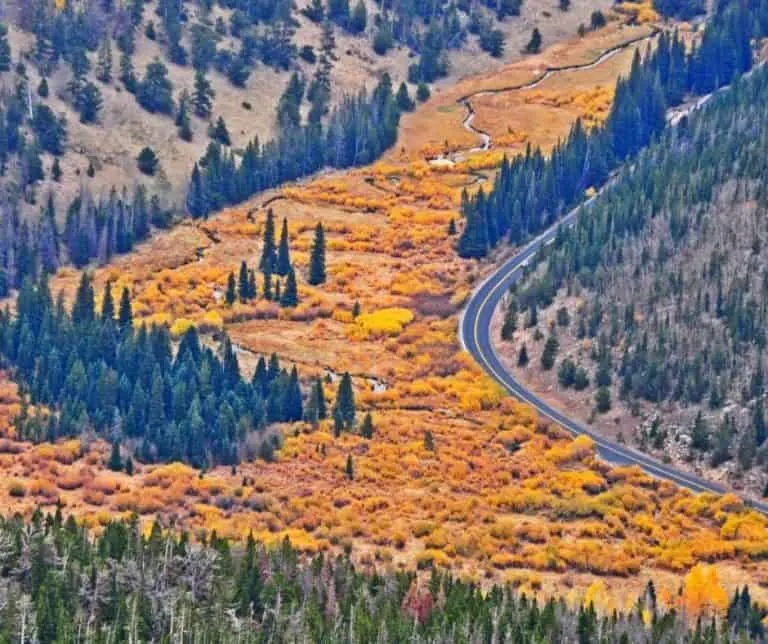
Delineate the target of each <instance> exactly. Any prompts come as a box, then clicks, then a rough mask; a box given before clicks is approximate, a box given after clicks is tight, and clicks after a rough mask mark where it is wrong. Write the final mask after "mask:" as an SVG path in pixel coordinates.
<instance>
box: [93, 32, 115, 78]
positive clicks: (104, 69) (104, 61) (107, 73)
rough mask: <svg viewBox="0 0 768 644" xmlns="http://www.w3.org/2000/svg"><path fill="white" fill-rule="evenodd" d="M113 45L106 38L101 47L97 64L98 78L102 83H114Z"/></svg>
mask: <svg viewBox="0 0 768 644" xmlns="http://www.w3.org/2000/svg"><path fill="white" fill-rule="evenodd" d="M112 64H113V61H112V43H111V41H110V39H109V38H105V39H104V40H103V41H102V43H101V47H99V55H98V60H97V62H96V78H97V79H98V80H100V81H101V82H102V83H107V84H109V83H111V82H112Z"/></svg>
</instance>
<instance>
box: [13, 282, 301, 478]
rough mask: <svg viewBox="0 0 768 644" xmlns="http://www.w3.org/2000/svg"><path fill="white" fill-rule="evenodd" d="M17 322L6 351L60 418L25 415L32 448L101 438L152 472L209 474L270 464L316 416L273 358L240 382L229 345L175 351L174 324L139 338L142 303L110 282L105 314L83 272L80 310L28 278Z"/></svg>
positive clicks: (194, 335) (293, 377) (39, 400)
mask: <svg viewBox="0 0 768 644" xmlns="http://www.w3.org/2000/svg"><path fill="white" fill-rule="evenodd" d="M16 308H17V311H16V315H14V316H11V315H10V314H9V313H4V314H2V316H1V317H0V352H2V358H3V360H4V361H5V362H6V363H7V364H9V365H10V366H11V367H12V368H13V373H14V378H15V379H16V380H17V381H18V382H19V383H20V385H21V388H22V392H23V393H24V394H25V395H26V396H28V400H29V402H31V403H32V404H39V405H44V406H45V407H46V408H49V409H51V410H52V412H53V413H51V414H49V415H47V416H46V415H43V416H40V415H37V414H27V413H26V411H25V410H23V411H22V414H21V417H20V418H19V419H18V422H17V429H18V431H19V435H20V437H22V438H25V439H29V440H35V441H42V440H48V441H53V440H55V439H57V438H58V437H60V436H77V435H80V434H82V433H84V432H86V431H95V432H96V433H97V434H99V435H101V436H103V437H105V438H106V439H108V440H110V441H112V442H113V443H115V444H120V443H121V442H124V443H125V444H126V445H127V446H130V447H134V446H135V453H136V456H137V457H138V458H139V459H140V460H142V461H146V462H154V461H170V460H183V461H186V462H189V463H191V464H193V465H195V466H197V467H203V466H206V465H210V464H215V463H228V464H229V463H236V462H238V461H239V460H240V459H241V458H243V457H253V456H256V455H260V456H262V457H263V458H266V459H270V458H271V456H272V452H273V450H274V447H275V446H276V445H275V441H274V440H273V437H270V436H267V435H265V433H264V430H265V428H266V427H267V425H269V424H270V423H275V422H292V421H298V420H302V418H303V417H304V409H303V406H304V403H303V398H302V392H301V388H300V384H299V378H298V373H297V371H296V368H295V367H294V368H293V369H292V370H290V371H288V370H286V369H284V368H282V367H281V366H280V362H279V360H278V358H277V356H274V355H273V356H272V358H271V359H270V360H269V361H268V362H267V361H265V360H264V358H262V359H261V360H260V361H259V363H258V365H257V368H256V371H255V373H254V375H253V377H252V378H251V379H250V380H245V379H244V378H243V376H242V375H241V373H240V367H239V364H238V359H237V354H236V351H235V348H234V347H233V346H232V343H231V342H230V340H229V338H228V337H227V336H226V335H224V336H223V337H222V338H221V343H220V347H219V350H218V352H214V351H213V350H212V349H211V348H210V347H208V346H206V345H205V344H204V343H203V342H202V341H201V339H200V337H199V335H198V332H197V330H196V329H195V328H194V327H192V328H190V329H189V330H188V331H187V332H186V333H185V334H184V335H183V337H182V338H181V339H180V342H179V344H178V347H177V349H176V351H175V352H174V347H173V343H172V341H171V336H170V333H169V331H168V328H167V327H166V326H155V325H153V326H152V327H150V328H147V327H146V326H145V325H141V326H140V327H139V328H138V329H135V328H134V324H133V315H132V309H131V300H130V295H129V293H128V291H127V289H124V290H123V292H122V294H121V295H120V298H119V301H118V302H116V301H115V298H114V296H113V294H112V290H111V285H110V284H107V286H106V288H105V291H104V295H103V298H102V306H101V311H100V312H97V311H96V306H95V298H94V292H93V287H92V284H91V280H90V277H89V276H88V274H87V273H83V276H82V279H81V282H80V285H79V288H78V291H77V296H76V299H75V302H74V305H73V307H72V311H71V313H70V312H67V311H66V309H65V308H64V304H63V300H62V298H61V297H59V298H58V299H57V300H55V301H54V299H53V297H52V296H51V293H50V291H49V289H48V285H47V281H46V278H45V276H44V275H43V277H42V278H41V279H40V280H39V281H38V282H37V283H33V282H32V281H31V280H26V281H25V283H24V285H23V286H22V288H21V290H20V292H19V296H18V300H17V307H16Z"/></svg>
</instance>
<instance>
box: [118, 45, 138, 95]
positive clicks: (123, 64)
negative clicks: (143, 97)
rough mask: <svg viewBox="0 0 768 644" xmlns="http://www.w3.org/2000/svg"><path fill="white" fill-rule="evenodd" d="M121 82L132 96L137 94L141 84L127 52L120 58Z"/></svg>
mask: <svg viewBox="0 0 768 644" xmlns="http://www.w3.org/2000/svg"><path fill="white" fill-rule="evenodd" d="M120 82H121V83H122V84H123V86H124V87H125V89H126V90H127V91H128V92H130V93H131V94H135V93H136V90H137V88H138V85H139V82H138V80H137V78H136V71H135V70H134V68H133V62H132V61H131V57H130V55H129V54H127V53H125V52H124V53H123V54H121V56H120Z"/></svg>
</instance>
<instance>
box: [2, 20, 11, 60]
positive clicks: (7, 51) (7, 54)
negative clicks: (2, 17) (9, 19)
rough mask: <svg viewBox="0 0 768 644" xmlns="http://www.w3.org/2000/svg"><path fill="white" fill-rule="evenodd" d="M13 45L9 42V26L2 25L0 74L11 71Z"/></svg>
mask: <svg viewBox="0 0 768 644" xmlns="http://www.w3.org/2000/svg"><path fill="white" fill-rule="evenodd" d="M11 63H12V60H11V45H10V44H9V42H8V26H7V25H5V24H4V23H0V72H9V71H11Z"/></svg>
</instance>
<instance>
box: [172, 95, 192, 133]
mask: <svg viewBox="0 0 768 644" xmlns="http://www.w3.org/2000/svg"><path fill="white" fill-rule="evenodd" d="M191 100H192V99H191V98H190V96H189V92H188V91H187V90H186V89H185V90H184V91H183V92H182V93H181V96H179V109H178V111H177V112H176V127H177V128H178V133H179V138H180V139H182V140H183V141H191V140H192V123H191V121H190V118H189V105H190V102H191Z"/></svg>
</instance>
